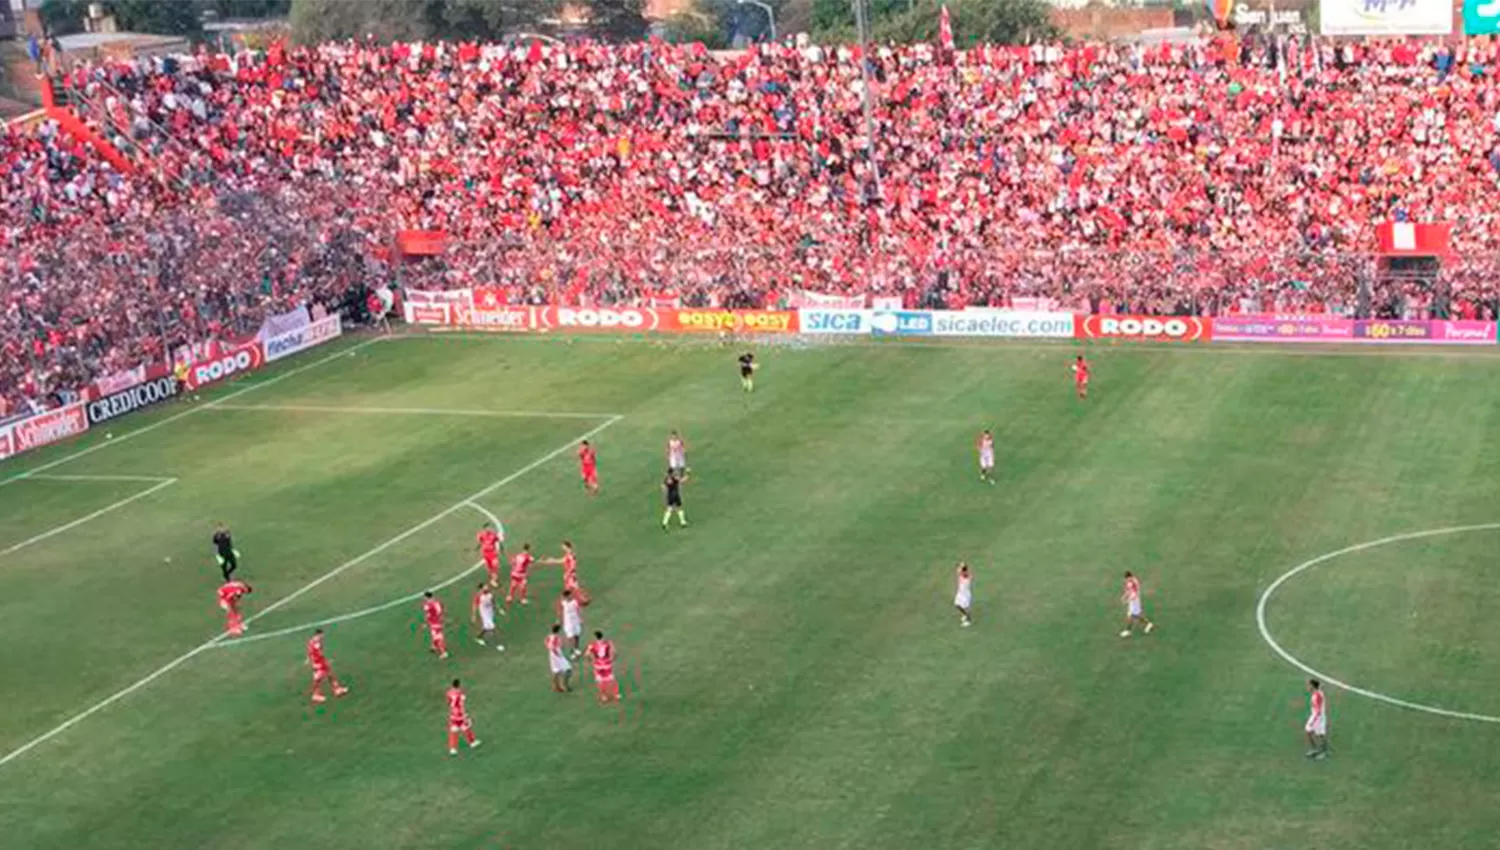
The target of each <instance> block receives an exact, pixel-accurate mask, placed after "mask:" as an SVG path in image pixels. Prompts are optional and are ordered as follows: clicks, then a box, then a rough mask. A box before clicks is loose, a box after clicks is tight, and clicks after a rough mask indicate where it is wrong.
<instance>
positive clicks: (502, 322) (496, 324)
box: [443, 304, 536, 332]
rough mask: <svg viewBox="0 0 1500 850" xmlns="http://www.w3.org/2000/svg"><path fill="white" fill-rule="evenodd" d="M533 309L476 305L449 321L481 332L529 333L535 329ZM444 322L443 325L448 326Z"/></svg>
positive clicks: (460, 312) (462, 310)
mask: <svg viewBox="0 0 1500 850" xmlns="http://www.w3.org/2000/svg"><path fill="white" fill-rule="evenodd" d="M534 312H535V308H533V307H524V306H512V305H507V304H500V305H496V306H494V307H480V306H478V305H477V304H476V305H475V306H473V307H470V308H467V309H464V308H458V313H457V315H456V316H454V317H453V318H452V319H451V324H456V325H464V326H466V327H471V328H474V329H476V330H481V331H512V332H514V331H529V330H535V329H536V322H535V321H534V320H533V313H534ZM449 323H450V322H444V323H443V324H449Z"/></svg>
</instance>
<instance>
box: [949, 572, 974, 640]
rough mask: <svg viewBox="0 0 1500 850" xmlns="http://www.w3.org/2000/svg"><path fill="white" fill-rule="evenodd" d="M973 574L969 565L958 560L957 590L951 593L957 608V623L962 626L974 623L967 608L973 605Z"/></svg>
mask: <svg viewBox="0 0 1500 850" xmlns="http://www.w3.org/2000/svg"><path fill="white" fill-rule="evenodd" d="M973 582H974V576H973V575H972V574H970V572H969V565H968V564H966V563H964V562H963V561H959V562H958V590H957V591H956V592H955V593H954V594H953V607H954V608H957V609H958V623H959V625H961V626H963V627H964V628H968V627H969V626H972V625H973V624H974V620H973V618H972V617H971V616H970V614H969V609H970V608H972V607H973V606H974V588H973Z"/></svg>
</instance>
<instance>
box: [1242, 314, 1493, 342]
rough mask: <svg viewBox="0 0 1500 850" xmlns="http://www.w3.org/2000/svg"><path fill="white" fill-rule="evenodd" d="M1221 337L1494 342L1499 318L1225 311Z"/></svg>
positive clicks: (1276, 340)
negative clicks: (1355, 316)
mask: <svg viewBox="0 0 1500 850" xmlns="http://www.w3.org/2000/svg"><path fill="white" fill-rule="evenodd" d="M1213 324H1214V338H1215V339H1217V340H1219V341H1220V342H1344V343H1351V342H1353V343H1374V344H1385V343H1416V344H1425V345H1494V344H1495V343H1496V325H1495V323H1494V322H1472V321H1456V322H1448V321H1426V320H1421V319H1344V318H1340V317H1337V316H1220V317H1218V318H1216V319H1214V321H1213Z"/></svg>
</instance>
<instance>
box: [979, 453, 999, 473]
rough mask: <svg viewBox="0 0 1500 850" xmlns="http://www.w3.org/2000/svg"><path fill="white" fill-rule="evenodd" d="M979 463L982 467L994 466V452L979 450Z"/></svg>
mask: <svg viewBox="0 0 1500 850" xmlns="http://www.w3.org/2000/svg"><path fill="white" fill-rule="evenodd" d="M979 465H980V466H982V467H984V468H985V469H989V468H990V467H992V466H994V465H995V455H994V453H992V452H980V453H979Z"/></svg>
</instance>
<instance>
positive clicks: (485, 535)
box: [474, 522, 505, 587]
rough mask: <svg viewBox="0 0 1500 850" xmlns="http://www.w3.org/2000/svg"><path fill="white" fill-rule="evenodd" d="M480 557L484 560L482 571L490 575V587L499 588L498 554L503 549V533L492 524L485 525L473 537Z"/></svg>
mask: <svg viewBox="0 0 1500 850" xmlns="http://www.w3.org/2000/svg"><path fill="white" fill-rule="evenodd" d="M474 539H475V541H476V543H477V548H478V549H479V554H480V557H482V558H484V569H485V571H487V572H488V573H489V574H490V587H499V586H500V554H501V550H502V549H504V548H505V531H504V530H503V529H500V530H497V529H496V528H495V526H494V524H493V523H488V522H487V523H485V524H484V527H483V528H481V529H479V533H478V534H477V535H475V538H474Z"/></svg>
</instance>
